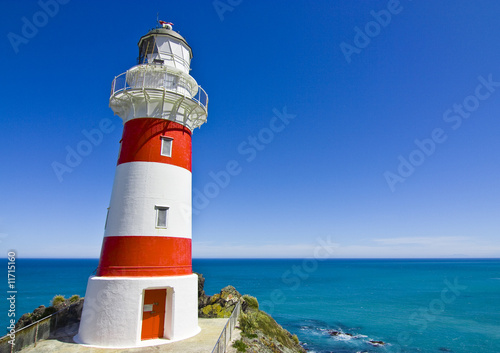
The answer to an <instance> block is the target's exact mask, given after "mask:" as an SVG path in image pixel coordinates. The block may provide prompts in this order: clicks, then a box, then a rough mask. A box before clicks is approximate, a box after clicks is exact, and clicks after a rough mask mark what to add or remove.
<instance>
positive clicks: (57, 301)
mask: <svg viewBox="0 0 500 353" xmlns="http://www.w3.org/2000/svg"><path fill="white" fill-rule="evenodd" d="M65 302H66V299H65V298H64V296H63V295H56V296H54V298H52V306H58V305H60V304H64V303H65Z"/></svg>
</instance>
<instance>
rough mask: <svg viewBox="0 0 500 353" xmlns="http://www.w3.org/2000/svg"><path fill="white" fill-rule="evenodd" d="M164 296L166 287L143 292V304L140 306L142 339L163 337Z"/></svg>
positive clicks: (165, 295) (165, 296)
mask: <svg viewBox="0 0 500 353" xmlns="http://www.w3.org/2000/svg"><path fill="white" fill-rule="evenodd" d="M166 298H167V290H166V289H149V290H146V291H145V292H144V306H143V308H142V333H141V339H142V340H150V339H154V338H161V337H163V325H164V322H165V300H166Z"/></svg>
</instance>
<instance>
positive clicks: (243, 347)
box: [233, 340, 248, 352]
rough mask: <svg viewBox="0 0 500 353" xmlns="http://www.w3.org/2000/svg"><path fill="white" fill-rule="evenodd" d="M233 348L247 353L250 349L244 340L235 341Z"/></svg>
mask: <svg viewBox="0 0 500 353" xmlns="http://www.w3.org/2000/svg"><path fill="white" fill-rule="evenodd" d="M233 347H234V348H236V350H237V351H238V352H246V350H247V348H248V346H247V345H246V344H245V343H244V342H243V341H242V340H236V341H234V343H233Z"/></svg>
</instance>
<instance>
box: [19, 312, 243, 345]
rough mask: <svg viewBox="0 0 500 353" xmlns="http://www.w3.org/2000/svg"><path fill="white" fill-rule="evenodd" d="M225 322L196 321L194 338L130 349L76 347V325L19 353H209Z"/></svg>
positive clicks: (213, 320)
mask: <svg viewBox="0 0 500 353" xmlns="http://www.w3.org/2000/svg"><path fill="white" fill-rule="evenodd" d="M226 322H227V319H198V325H199V326H200V327H201V332H200V333H199V334H197V335H196V336H194V337H191V338H188V339H186V340H183V341H179V342H173V343H167V344H163V345H160V346H154V347H142V348H132V349H109V348H90V347H84V346H81V345H78V344H76V343H74V342H73V339H72V337H73V336H74V335H76V334H77V332H78V324H76V325H74V326H72V327H71V329H70V330H67V329H66V330H65V331H61V333H58V332H56V333H55V335H54V337H51V338H50V339H48V340H45V341H40V342H38V343H37V345H36V347H34V346H30V347H27V348H24V349H23V350H21V353H118V352H120V353H121V352H127V353H150V352H155V353H211V352H212V350H213V349H214V347H215V344H216V343H217V340H218V339H219V336H220V334H221V332H222V329H223V328H224V326H225V325H226ZM233 338H234V337H233Z"/></svg>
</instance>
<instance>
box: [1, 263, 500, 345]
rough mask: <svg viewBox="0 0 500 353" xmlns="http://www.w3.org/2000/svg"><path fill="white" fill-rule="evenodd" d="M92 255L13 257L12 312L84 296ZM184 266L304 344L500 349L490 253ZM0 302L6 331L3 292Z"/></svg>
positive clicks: (499, 289) (496, 277)
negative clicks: (252, 304)
mask: <svg viewBox="0 0 500 353" xmlns="http://www.w3.org/2000/svg"><path fill="white" fill-rule="evenodd" d="M98 261H99V260H98V259H97V258H95V259H48V258H46V259H40V258H31V259H28V258H18V259H16V282H15V284H16V290H17V294H16V320H17V319H19V317H20V316H21V315H22V314H24V313H26V312H32V311H33V310H34V309H35V308H36V307H38V306H39V305H45V306H48V305H50V300H51V299H52V298H53V297H54V296H55V295H58V294H60V295H64V296H65V297H67V298H68V297H69V296H71V295H73V294H78V295H80V296H84V295H85V289H86V285H87V279H88V277H89V276H91V275H93V274H95V270H96V268H97V265H98ZM5 266H6V267H7V261H6V260H5ZM193 271H194V272H197V273H201V274H203V276H204V277H205V279H206V281H205V292H206V293H207V294H208V295H213V294H215V293H218V292H219V291H220V290H221V289H222V288H223V287H225V286H227V285H232V286H234V287H235V288H236V289H237V290H238V291H239V292H240V293H241V294H249V295H252V296H254V297H256V298H257V299H258V300H259V304H260V308H261V309H262V310H264V311H266V312H268V313H269V314H271V315H272V316H273V317H274V318H275V319H276V321H277V322H278V323H279V324H281V325H282V326H283V327H284V328H286V329H287V330H289V331H290V332H291V333H293V334H297V336H298V337H299V339H300V340H301V342H302V343H303V345H304V347H305V348H307V349H308V350H309V351H310V352H315V353H330V352H335V353H356V352H408V353H413V352H455V353H458V352H463V353H469V352H477V353H483V352H484V353H486V352H488V353H490V352H500V259H498V258H479V259H471V258H441V259H431V258H420V259H413V258H412V259H403V258H401V259H361V258H359V259H358V258H356V259H314V258H306V259H298V258H290V259H283V258H278V259H206V258H205V259H202V258H195V259H193ZM6 291H7V289H6ZM0 308H1V311H2V313H3V314H2V324H3V325H4V327H5V330H6V327H7V325H8V324H7V323H8V320H9V317H8V315H7V313H8V302H7V300H4V301H3V302H2V304H1V306H0ZM370 341H383V342H385V343H386V344H385V345H383V346H374V345H373V344H371V343H370Z"/></svg>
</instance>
